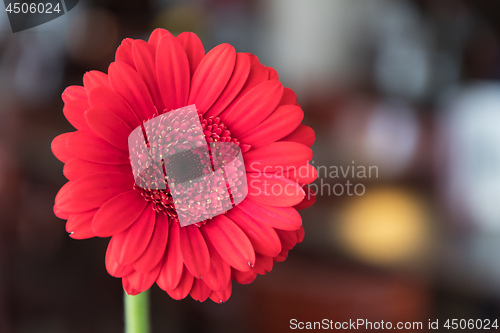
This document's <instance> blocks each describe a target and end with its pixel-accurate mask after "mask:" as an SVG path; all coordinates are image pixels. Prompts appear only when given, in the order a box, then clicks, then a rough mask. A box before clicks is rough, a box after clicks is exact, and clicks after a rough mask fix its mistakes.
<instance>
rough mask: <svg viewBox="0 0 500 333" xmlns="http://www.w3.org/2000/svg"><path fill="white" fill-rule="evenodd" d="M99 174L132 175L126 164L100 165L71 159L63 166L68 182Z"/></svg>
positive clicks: (128, 165)
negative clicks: (116, 173)
mask: <svg viewBox="0 0 500 333" xmlns="http://www.w3.org/2000/svg"><path fill="white" fill-rule="evenodd" d="M100 172H120V173H130V174H131V173H132V169H131V167H130V163H128V164H102V163H93V162H89V161H85V160H82V159H79V158H72V159H70V160H69V161H68V162H66V164H65V165H64V169H63V173H64V176H65V177H66V178H68V179H69V180H76V179H78V178H80V177H83V176H88V175H91V174H93V173H100Z"/></svg>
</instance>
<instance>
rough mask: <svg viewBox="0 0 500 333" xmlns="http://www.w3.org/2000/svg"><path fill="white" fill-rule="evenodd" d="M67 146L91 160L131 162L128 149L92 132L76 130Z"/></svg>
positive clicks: (76, 153)
mask: <svg viewBox="0 0 500 333" xmlns="http://www.w3.org/2000/svg"><path fill="white" fill-rule="evenodd" d="M66 144H67V147H68V148H69V149H70V151H71V152H72V153H73V154H74V155H76V156H78V157H80V158H82V159H84V160H87V161H90V162H95V163H104V164H127V163H130V160H129V155H128V152H127V151H124V150H122V149H118V148H116V147H115V146H113V145H111V144H110V143H108V142H107V141H106V140H103V139H101V138H99V137H97V136H96V135H95V134H93V133H90V132H80V131H78V132H74V133H73V135H71V136H68V138H67V143H66Z"/></svg>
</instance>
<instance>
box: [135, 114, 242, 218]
mask: <svg viewBox="0 0 500 333" xmlns="http://www.w3.org/2000/svg"><path fill="white" fill-rule="evenodd" d="M171 112H173V111H171ZM197 117H198V119H199V125H201V131H199V133H200V135H201V136H203V137H204V139H205V143H203V142H200V140H197V141H196V142H197V145H196V147H194V148H193V147H191V148H192V149H189V147H188V146H187V143H189V142H194V141H195V140H196V139H197V137H196V134H195V133H193V131H192V130H190V128H189V125H188V126H185V123H184V122H183V121H182V120H183V119H179V121H177V122H172V126H170V127H175V133H174V135H169V134H168V133H166V132H165V130H167V131H168V130H169V129H171V128H170V127H168V126H166V128H165V126H163V125H162V124H161V123H160V122H156V124H155V125H154V126H155V127H154V128H152V127H151V126H149V125H148V123H149V122H150V121H147V122H145V123H144V126H143V128H142V134H144V137H145V138H147V139H146V145H144V142H140V141H141V138H140V137H138V138H136V139H135V140H136V142H134V144H133V145H132V146H131V145H130V143H131V140H133V138H132V139H131V138H130V137H129V149H130V156H131V164H132V168H133V170H134V176H137V175H139V178H137V177H136V183H135V184H134V189H135V190H136V191H138V192H139V193H140V194H141V196H142V197H143V198H144V199H145V200H146V201H148V202H151V203H152V206H153V209H154V210H155V211H156V212H162V213H164V214H166V215H168V216H170V217H171V218H173V219H175V220H177V221H179V218H180V217H181V216H179V213H181V214H182V212H179V209H183V210H184V211H189V212H190V214H195V215H196V219H197V221H198V222H197V223H196V225H198V226H200V225H202V224H204V223H205V222H206V219H209V218H210V217H212V216H215V215H218V214H215V213H214V212H217V211H219V212H221V211H224V212H225V211H227V210H228V209H225V210H224V208H223V207H222V208H221V202H222V204H224V200H223V198H222V197H221V193H222V192H224V191H225V192H228V193H229V196H230V201H229V205H230V206H231V205H232V206H234V205H235V200H234V196H236V197H238V198H244V196H246V193H243V192H244V191H241V189H240V188H239V187H235V186H230V184H237V183H241V181H240V180H239V178H241V174H242V172H241V171H242V170H243V172H244V165H243V163H237V164H236V168H234V167H233V168H223V167H224V165H222V168H221V167H220V166H219V167H218V166H217V164H219V165H220V164H221V163H222V164H224V163H226V160H228V158H226V157H227V156H229V155H230V154H232V155H231V156H236V155H235V152H234V149H231V148H228V147H235V146H239V142H238V140H236V139H235V138H232V137H231V132H230V131H229V130H228V129H227V127H226V126H225V125H224V124H222V122H221V120H220V119H219V118H218V117H208V118H206V119H205V118H203V116H202V115H197ZM156 118H159V117H155V118H153V119H152V120H155V119H156ZM199 125H198V126H199ZM151 133H155V135H148V134H151ZM131 137H132V135H131ZM223 143H227V144H228V145H227V146H225V145H224V144H223ZM141 144H142V146H141ZM153 150H158V151H168V152H169V154H165V153H163V155H162V156H161V161H154V162H153V163H152V164H151V163H149V164H148V163H147V160H148V159H151V158H152V157H151V156H158V154H154V153H151V151H153ZM231 150H232V151H231ZM233 158H234V157H233ZM153 159H154V158H153ZM237 162H239V161H237ZM214 163H215V164H214ZM146 164H147V166H146ZM214 165H215V168H214ZM138 168H139V170H142V171H140V172H137V171H136V170H137V169H138ZM216 169H219V171H220V172H219V174H220V175H221V176H220V177H222V178H221V179H224V180H225V182H220V181H219V182H217V181H214V179H213V177H211V178H210V176H211V175H212V174H214V171H216ZM238 169H239V170H238ZM221 170H222V171H221ZM159 178H161V179H159ZM215 180H218V178H216V179H215ZM206 187H210V188H211V189H212V190H211V191H210V192H208V193H207V192H206V190H205V191H203V188H206ZM245 187H246V181H245ZM245 190H246V188H245ZM179 193H181V194H182V195H179ZM228 198H229V197H228ZM241 200H242V199H241ZM241 200H239V201H241ZM226 201H228V199H226ZM239 201H238V202H239ZM204 217H206V218H204ZM181 220H182V218H181ZM188 224H192V223H188ZM188 224H185V225H188ZM181 225H182V223H181Z"/></svg>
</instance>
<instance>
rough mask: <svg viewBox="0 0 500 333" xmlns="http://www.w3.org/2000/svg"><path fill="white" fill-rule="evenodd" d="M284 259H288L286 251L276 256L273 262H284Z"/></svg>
mask: <svg viewBox="0 0 500 333" xmlns="http://www.w3.org/2000/svg"><path fill="white" fill-rule="evenodd" d="M286 257H288V250H283V251H281V253H280V254H279V255H278V256H276V257H274V258H273V260H274V261H276V262H282V261H285V259H286Z"/></svg>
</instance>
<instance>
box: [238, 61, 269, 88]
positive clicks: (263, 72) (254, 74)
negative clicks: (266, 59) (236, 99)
mask: <svg viewBox="0 0 500 333" xmlns="http://www.w3.org/2000/svg"><path fill="white" fill-rule="evenodd" d="M254 57H255V56H254ZM255 58H256V57H255ZM250 61H251V62H252V57H251V58H250ZM268 80H269V72H268V70H267V68H266V66H264V65H262V64H261V63H259V62H258V60H257V62H256V63H255V62H252V65H251V67H250V73H249V75H248V79H247V80H246V82H245V85H244V86H243V88H242V89H241V92H240V96H243V95H244V94H246V93H247V92H249V91H250V90H252V89H253V88H254V87H256V86H258V85H259V84H261V83H263V82H266V81H268Z"/></svg>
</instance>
